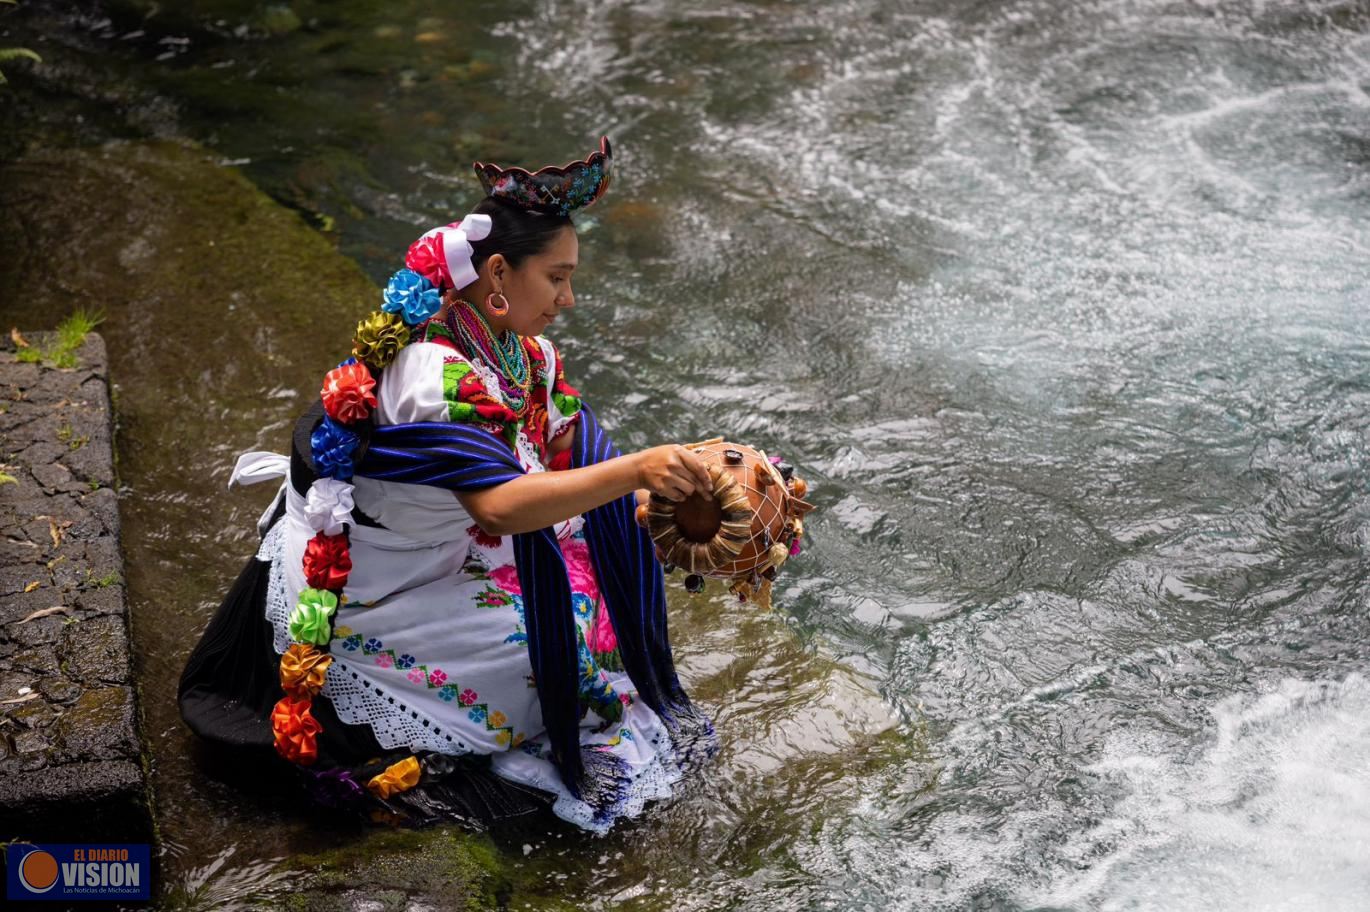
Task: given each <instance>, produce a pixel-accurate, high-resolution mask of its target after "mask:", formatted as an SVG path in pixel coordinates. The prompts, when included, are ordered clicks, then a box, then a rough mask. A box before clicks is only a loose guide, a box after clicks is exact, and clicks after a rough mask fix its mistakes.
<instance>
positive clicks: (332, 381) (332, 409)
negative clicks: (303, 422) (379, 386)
mask: <svg viewBox="0 0 1370 912" xmlns="http://www.w3.org/2000/svg"><path fill="white" fill-rule="evenodd" d="M375 388H376V380H375V378H374V377H372V376H371V371H370V370H369V369H368V368H367V366H366V365H365V364H362V363H361V362H359V361H357V360H355V359H353V358H348V359H347V360H346V361H344V362H343V363H342V364H339V365H338V366H337V367H335V368H333V369H332V370H331V371H329V372H328V373H327V374H324V378H323V389H322V390H321V392H320V394H321V395H322V396H323V409H324V411H325V412H327V413H328V417H330V418H332V419H333V420H334V421H341V422H342V423H343V424H353V423H355V422H358V421H362V420H364V419H365V418H366V416H367V415H370V414H371V410H372V409H373V408H375V407H376V394H375V393H374V392H373V391H374V390H375Z"/></svg>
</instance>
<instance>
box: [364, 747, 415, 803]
mask: <svg viewBox="0 0 1370 912" xmlns="http://www.w3.org/2000/svg"><path fill="white" fill-rule="evenodd" d="M421 773H422V770H420V769H419V761H418V758H416V757H405V758H404V759H403V760H401V761H400V762H398V763H392V764H390V765H389V766H387V767H386V768H385V772H383V773H381V774H380V775H379V776H375V777H373V778H372V779H371V781H370V782H368V783H366V787H367V789H369V790H370V791H371V793H372V794H373V795H375V796H376V797H377V798H389V797H390V796H391V795H394V794H396V793H398V792H407V791H409V790H410V789H411V788H413V787H414V786H416V785H418V784H419V775H420V774H421Z"/></svg>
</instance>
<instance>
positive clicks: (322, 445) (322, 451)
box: [309, 415, 361, 481]
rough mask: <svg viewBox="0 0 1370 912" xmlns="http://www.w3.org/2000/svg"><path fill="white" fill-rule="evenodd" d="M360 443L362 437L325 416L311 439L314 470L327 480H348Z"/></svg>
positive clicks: (310, 446) (310, 445)
mask: <svg viewBox="0 0 1370 912" xmlns="http://www.w3.org/2000/svg"><path fill="white" fill-rule="evenodd" d="M360 443H361V438H360V437H358V436H357V435H356V434H354V433H352V432H351V431H349V430H348V429H347V428H345V427H343V426H342V425H341V424H339V423H338V422H336V421H334V420H333V419H332V418H329V417H328V416H327V415H325V416H324V419H323V421H322V422H321V423H320V424H319V426H318V427H317V428H315V429H314V433H313V434H311V435H310V437H309V448H310V451H311V453H312V455H313V456H314V470H315V471H316V472H318V473H319V474H320V475H321V476H324V477H327V478H335V479H337V480H339V481H346V480H348V479H349V478H351V477H352V468H353V466H352V454H353V453H355V452H356V451H357V446H358V444H360Z"/></svg>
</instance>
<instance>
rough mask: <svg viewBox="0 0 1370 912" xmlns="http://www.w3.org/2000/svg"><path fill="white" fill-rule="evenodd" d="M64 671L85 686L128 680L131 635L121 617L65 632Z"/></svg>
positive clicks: (86, 623) (61, 650)
mask: <svg viewBox="0 0 1370 912" xmlns="http://www.w3.org/2000/svg"><path fill="white" fill-rule="evenodd" d="M58 651H59V653H60V655H61V656H62V667H63V668H64V669H65V670H66V673H67V674H68V675H70V676H71V677H72V678H74V679H75V680H77V681H80V682H81V683H83V684H93V683H96V682H99V681H109V682H113V683H123V682H126V681H128V680H129V651H128V631H127V629H126V627H125V625H124V619H123V618H122V617H109V616H106V617H97V618H91V619H90V620H84V621H80V622H79V623H75V624H68V625H66V626H65V628H64V629H63V630H62V638H61V645H60V646H59V647H58Z"/></svg>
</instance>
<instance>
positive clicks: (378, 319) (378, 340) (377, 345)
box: [352, 311, 409, 370]
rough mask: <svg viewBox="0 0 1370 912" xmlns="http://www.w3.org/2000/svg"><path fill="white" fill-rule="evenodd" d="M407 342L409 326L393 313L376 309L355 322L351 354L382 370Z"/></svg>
mask: <svg viewBox="0 0 1370 912" xmlns="http://www.w3.org/2000/svg"><path fill="white" fill-rule="evenodd" d="M408 342H409V327H408V326H405V325H404V320H402V319H400V318H399V317H398V316H396V315H395V314H391V313H385V312H383V311H377V312H376V313H373V314H371V315H370V316H368V317H367V318H366V319H364V320H362V321H361V322H360V323H358V324H357V335H356V336H355V337H354V338H353V340H352V354H353V355H355V356H356V357H357V358H359V359H361V360H362V361H365V362H366V363H367V364H369V365H371V366H372V367H374V368H376V369H377V370H383V369H384V368H386V367H389V366H390V362H391V361H394V360H395V356H396V355H397V354H399V352H400V349H401V348H404V346H405V345H407V344H408Z"/></svg>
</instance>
